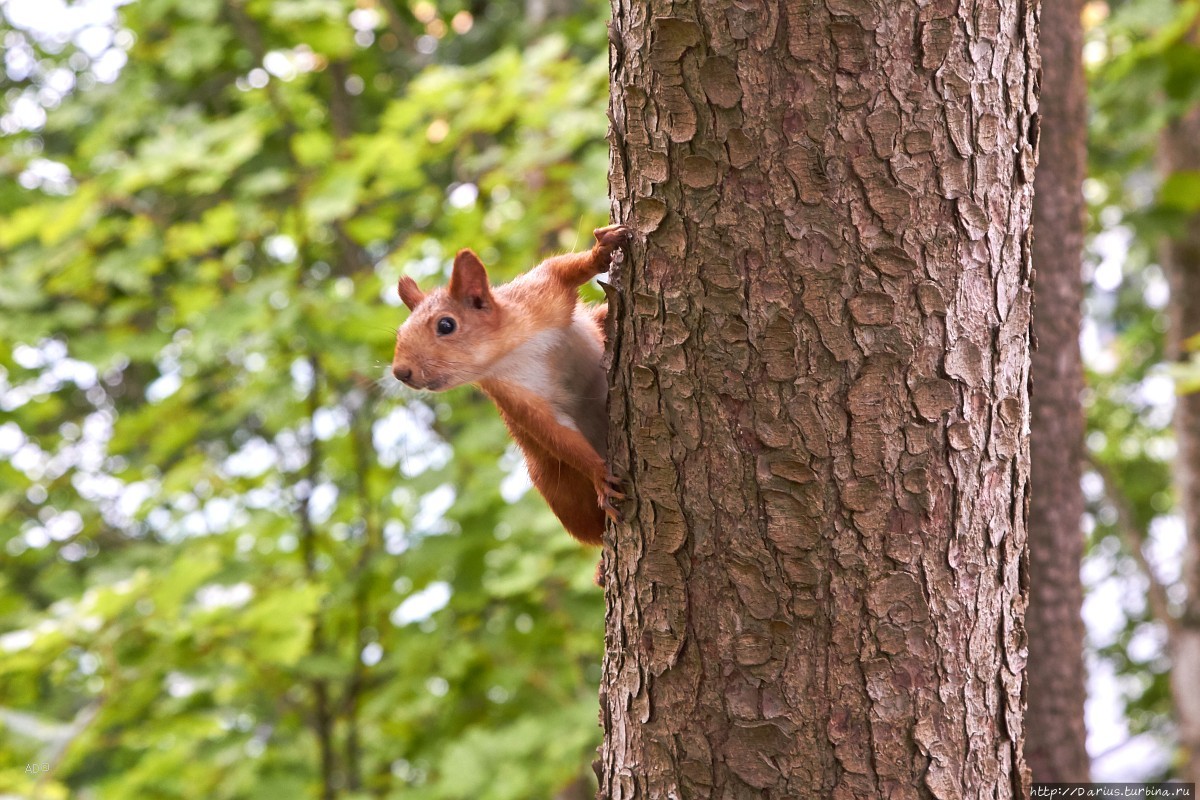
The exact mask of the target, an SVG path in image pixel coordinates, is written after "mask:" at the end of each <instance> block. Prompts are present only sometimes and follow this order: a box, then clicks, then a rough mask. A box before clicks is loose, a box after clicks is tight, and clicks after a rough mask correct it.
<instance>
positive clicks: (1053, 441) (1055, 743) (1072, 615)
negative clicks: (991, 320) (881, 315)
mask: <svg viewBox="0 0 1200 800" xmlns="http://www.w3.org/2000/svg"><path fill="white" fill-rule="evenodd" d="M1082 8H1083V2H1082V0H1061V2H1053V3H1044V4H1043V5H1042V13H1041V24H1040V26H1039V34H1038V39H1039V41H1040V45H1041V47H1040V49H1041V52H1042V93H1041V131H1042V134H1041V141H1040V143H1039V147H1040V150H1041V158H1040V161H1039V165H1038V170H1037V180H1036V181H1035V184H1034V185H1035V189H1036V197H1035V199H1034V203H1033V219H1034V222H1033V265H1034V269H1035V270H1036V274H1037V278H1036V281H1035V297H1034V324H1033V328H1034V334H1035V336H1036V338H1037V343H1038V346H1037V349H1036V350H1035V351H1034V353H1033V368H1032V375H1033V392H1032V397H1031V400H1030V403H1031V406H1030V408H1031V412H1032V413H1031V417H1032V424H1031V430H1030V437H1029V438H1030V448H1031V453H1030V455H1031V462H1032V475H1033V481H1034V487H1035V488H1034V490H1033V491H1032V492H1031V497H1030V507H1029V555H1030V590H1029V613H1028V615H1027V623H1028V628H1029V674H1028V679H1029V710H1028V713H1027V715H1026V720H1027V722H1028V723H1029V724H1028V730H1029V734H1028V739H1027V741H1026V744H1025V757H1026V759H1027V760H1028V761H1029V767H1030V770H1031V771H1032V773H1033V779H1034V780H1035V781H1042V782H1073V781H1086V780H1087V779H1088V775H1089V771H1090V770H1089V766H1090V765H1089V762H1088V755H1087V747H1086V733H1085V730H1084V725H1083V703H1084V696H1085V683H1086V679H1085V673H1084V669H1083V618H1082V617H1081V615H1080V612H1081V608H1082V606H1083V586H1082V584H1081V582H1080V578H1079V564H1080V560H1081V559H1082V557H1083V530H1082V527H1081V524H1080V523H1081V520H1082V518H1083V510H1084V502H1083V490H1082V489H1081V488H1080V485H1079V479H1080V476H1081V471H1082V468H1083V436H1084V422H1083V408H1082V405H1081V404H1080V395H1081V394H1082V392H1083V364H1082V359H1081V357H1080V353H1079V324H1080V310H1081V306H1082V303H1083V282H1082V280H1081V278H1080V264H1081V261H1082V255H1083V235H1084V207H1083V178H1084V173H1085V170H1086V158H1085V147H1086V144H1087V100H1086V89H1085V85H1084V78H1083V60H1082V52H1083V27H1082V25H1081V24H1080V19H1079V18H1080V13H1081V12H1082Z"/></svg>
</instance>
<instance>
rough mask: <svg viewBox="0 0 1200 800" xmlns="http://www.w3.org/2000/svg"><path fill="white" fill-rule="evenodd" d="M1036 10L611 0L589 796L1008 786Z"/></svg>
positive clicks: (1018, 629)
mask: <svg viewBox="0 0 1200 800" xmlns="http://www.w3.org/2000/svg"><path fill="white" fill-rule="evenodd" d="M918 5H920V7H918ZM1033 8H1034V4H1032V3H1027V2H1024V1H1023V0H1001V1H1000V2H994V1H992V0H987V1H985V0H955V1H954V2H949V1H948V0H931V1H930V2H926V3H923V4H917V3H866V2H860V1H859V0H826V2H823V3H818V2H814V0H783V2H780V3H777V4H768V3H759V2H755V0H738V1H737V2H734V3H716V2H700V3H697V2H695V0H677V1H676V2H670V3H668V2H664V0H651V2H650V3H648V4H647V3H638V2H632V0H614V23H613V39H614V44H613V51H612V58H613V61H612V75H611V80H612V108H611V114H612V123H613V132H612V140H613V163H612V165H611V170H610V180H611V192H612V198H613V205H614V217H615V219H616V220H618V221H620V222H623V223H625V224H628V225H630V226H632V227H633V228H634V229H635V230H636V231H637V234H638V236H637V241H636V242H635V244H634V246H633V252H632V254H631V257H630V259H629V260H628V262H627V263H626V264H625V265H624V266H623V267H622V268H620V269H618V270H615V272H614V274H613V276H612V278H613V282H614V285H615V286H616V287H617V289H616V292H615V297H616V299H615V301H614V302H615V303H616V304H617V305H616V306H615V313H613V314H610V319H611V320H613V321H612V323H610V325H611V327H612V330H611V331H610V341H612V350H613V360H614V367H613V373H612V382H613V388H612V391H611V396H610V410H611V415H612V418H611V431H612V432H611V434H610V436H611V442H610V451H611V453H612V459H613V462H614V466H615V467H616V469H617V471H618V472H621V473H623V474H624V475H625V476H626V486H627V488H628V490H629V494H630V497H631V500H630V501H629V502H628V504H627V506H626V509H625V511H626V514H627V515H628V521H627V522H626V523H624V524H621V525H617V526H615V527H614V528H613V531H612V532H611V533H610V537H611V539H610V542H609V544H610V545H612V547H609V548H607V549H606V555H605V572H606V579H607V602H608V615H607V626H608V627H607V636H606V644H607V655H606V659H605V667H604V677H603V679H602V690H601V691H602V717H603V721H604V728H605V743H604V747H603V749H602V753H601V763H600V765H599V771H600V778H601V791H600V796H601V797H603V798H609V800H624V799H626V798H651V797H652V798H670V797H676V798H688V799H689V800H691V799H692V798H709V797H712V798H769V799H770V798H779V799H782V798H789V799H790V798H807V797H832V798H857V797H862V798H876V797H890V798H918V797H939V798H940V797H970V798H973V797H985V796H986V797H989V798H990V797H999V798H1008V797H1021V796H1024V795H1025V793H1026V788H1025V786H1026V773H1027V770H1026V768H1025V765H1024V760H1023V755H1022V747H1023V740H1024V727H1023V726H1024V723H1023V704H1024V683H1023V672H1024V668H1025V631H1024V622H1023V616H1024V606H1025V602H1026V597H1025V585H1026V583H1027V574H1026V569H1027V564H1026V555H1025V530H1026V529H1025V516H1026V500H1027V492H1028V471H1029V456H1028V442H1027V437H1026V433H1027V428H1028V425H1029V414H1028V392H1027V381H1028V370H1029V349H1028V348H1029V326H1030V307H1029V306H1030V289H1029V264H1030V249H1029V247H1030V244H1029V221H1030V208H1031V203H1032V188H1033V187H1032V180H1033V168H1034V162H1035V144H1036V133H1035V132H1036V120H1035V112H1036V104H1037V100H1036V93H1037V79H1036V75H1037V67H1038V65H1037V55H1036V29H1035V25H1036V15H1035V13H1034V10H1033Z"/></svg>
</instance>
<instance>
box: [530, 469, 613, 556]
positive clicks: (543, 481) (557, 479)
mask: <svg viewBox="0 0 1200 800" xmlns="http://www.w3.org/2000/svg"><path fill="white" fill-rule="evenodd" d="M526 466H527V467H528V468H529V477H530V479H531V480H532V481H533V485H534V486H536V487H537V490H538V492H539V493H540V494H541V495H542V497H544V498H545V499H546V505H548V506H550V510H551V511H553V512H554V516H556V517H558V521H559V522H561V523H562V526H563V527H564V528H566V529H567V533H569V534H571V536H573V537H575V539H577V540H579V541H580V542H583V543H584V544H596V545H598V544H601V543H602V541H603V539H604V519H605V514H604V510H603V509H601V508H600V506H599V505H598V504H597V502H596V490H595V488H594V487H593V486H592V482H591V481H590V480H588V479H587V478H586V477H584V475H583V473H581V472H579V471H578V470H575V469H572V468H571V467H569V466H567V465H566V464H564V463H563V462H561V461H559V460H558V459H547V460H545V461H539V460H535V459H528V460H527V461H526Z"/></svg>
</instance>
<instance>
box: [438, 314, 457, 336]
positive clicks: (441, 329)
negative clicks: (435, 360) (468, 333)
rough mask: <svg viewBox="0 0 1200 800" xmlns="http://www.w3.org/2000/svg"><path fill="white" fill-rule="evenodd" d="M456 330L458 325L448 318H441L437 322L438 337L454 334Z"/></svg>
mask: <svg viewBox="0 0 1200 800" xmlns="http://www.w3.org/2000/svg"><path fill="white" fill-rule="evenodd" d="M456 328H458V323H456V322H455V321H454V320H453V319H451V318H450V317H442V318H441V319H439V320H438V321H437V332H438V336H448V335H449V334H451V333H454V331H455V329H456Z"/></svg>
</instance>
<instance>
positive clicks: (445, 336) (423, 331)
mask: <svg viewBox="0 0 1200 800" xmlns="http://www.w3.org/2000/svg"><path fill="white" fill-rule="evenodd" d="M399 289H400V299H401V300H402V301H403V302H404V305H406V306H408V308H409V310H410V311H412V313H411V314H410V315H409V317H408V319H407V320H405V322H404V324H403V325H401V326H400V329H399V330H398V331H397V332H396V352H395V355H394V356H393V358H392V374H393V375H395V376H396V378H397V380H399V381H402V382H403V383H405V384H407V385H409V386H411V387H413V388H414V389H426V390H429V391H442V390H444V389H453V388H454V387H455V386H461V385H462V384H464V383H470V382H472V381H476V380H479V379H480V378H482V377H485V376H486V375H487V371H488V369H489V367H490V366H491V365H493V364H494V363H495V361H496V360H497V359H498V358H499V357H500V355H501V353H499V352H494V351H496V350H497V349H498V346H499V343H498V339H499V337H498V336H497V335H496V334H497V332H498V330H499V326H500V309H499V308H498V307H497V305H496V302H495V299H494V298H493V296H492V288H491V285H490V284H489V283H488V276H487V270H486V269H484V267H483V262H482V261H480V260H479V257H478V256H477V255H475V254H474V253H473V252H471V251H470V250H460V251H458V255H457V256H455V257H454V269H453V271H452V272H451V273H450V283H449V285H447V286H443V287H439V288H437V289H434V290H432V291H430V292H429V293H428V294H426V293H424V292H422V291H421V290H420V289H419V288H417V284H416V282H415V281H414V280H413V279H412V278H409V277H403V278H401V279H400V286H399Z"/></svg>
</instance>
